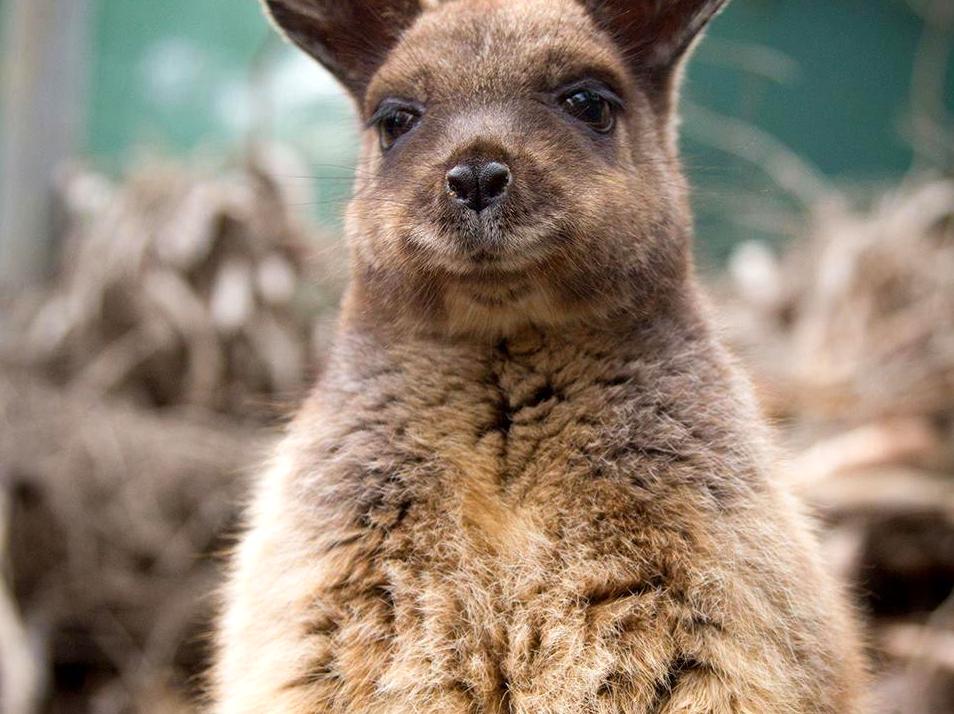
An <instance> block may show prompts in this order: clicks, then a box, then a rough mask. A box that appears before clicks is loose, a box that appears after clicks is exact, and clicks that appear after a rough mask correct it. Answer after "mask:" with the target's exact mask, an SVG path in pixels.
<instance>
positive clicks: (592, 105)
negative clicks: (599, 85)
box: [559, 87, 617, 134]
mask: <svg viewBox="0 0 954 714" xmlns="http://www.w3.org/2000/svg"><path fill="white" fill-rule="evenodd" d="M559 104H560V108H561V109H562V110H563V111H564V112H566V113H567V114H569V115H570V116H571V117H573V118H574V119H577V120H578V121H581V122H583V123H584V124H586V125H587V126H589V127H590V128H591V129H592V130H593V131H596V132H598V133H600V134H608V133H609V132H611V131H612V130H613V127H614V126H616V109H617V105H616V103H615V102H614V101H612V100H611V99H610V98H609V97H608V96H606V95H605V94H603V93H601V92H599V91H597V90H596V89H592V88H589V87H576V88H574V89H571V90H569V91H568V92H566V93H564V94H563V95H562V96H561V97H560V101H559Z"/></svg>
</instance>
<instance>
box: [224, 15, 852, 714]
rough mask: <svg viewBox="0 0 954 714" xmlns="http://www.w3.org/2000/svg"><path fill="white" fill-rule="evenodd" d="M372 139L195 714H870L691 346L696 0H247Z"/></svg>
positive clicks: (758, 443)
mask: <svg viewBox="0 0 954 714" xmlns="http://www.w3.org/2000/svg"><path fill="white" fill-rule="evenodd" d="M267 4H268V7H269V8H270V9H271V11H272V13H273V16H274V18H275V20H276V21H277V23H278V24H279V26H280V27H281V28H282V29H283V30H284V31H285V32H286V33H287V34H288V36H289V37H290V38H291V39H292V40H294V41H295V42H296V43H297V44H298V45H300V46H301V47H302V48H304V49H305V50H306V51H307V52H309V53H310V54H312V55H313V56H314V57H315V58H317V59H318V60H319V61H321V62H322V63H323V64H324V65H325V66H327V67H328V68H329V69H331V70H332V71H333V72H334V73H335V74H336V76H337V77H338V78H339V79H340V80H341V81H342V83H343V84H344V85H345V86H346V87H347V88H348V90H349V91H350V92H351V93H352V95H353V96H354V97H355V100H356V102H357V105H358V106H359V109H360V112H361V118H362V120H363V122H364V125H365V130H364V134H363V148H362V157H361V166H360V169H359V171H358V182H357V187H356V189H357V190H356V197H355V199H354V201H353V202H352V204H351V207H350V210H349V217H348V234H349V239H350V241H351V245H352V246H353V265H352V268H353V272H352V279H351V284H350V288H349V294H348V296H347V298H346V304H345V309H344V311H343V315H342V320H341V324H340V326H339V330H338V334H337V338H336V341H335V346H334V349H333V351H332V354H331V356H330V357H329V360H328V365H327V368H326V370H325V372H324V374H323V375H322V378H321V381H320V383H319V384H318V385H317V386H316V388H315V390H314V391H313V393H312V395H311V397H310V398H309V400H308V401H307V402H306V403H305V404H304V406H303V407H302V409H301V410H300V412H299V413H298V415H297V416H296V418H295V420H294V421H293V422H292V423H291V424H290V425H289V428H288V434H287V436H286V438H285V440H284V441H283V443H282V445H281V446H280V447H279V448H278V449H277V452H276V455H275V458H274V459H273V463H272V466H271V468H269V469H268V470H267V471H266V472H265V473H263V474H262V476H261V477H260V478H259V479H258V481H257V490H256V493H255V496H254V498H253V500H252V506H251V508H250V509H249V512H248V529H247V532H246V533H245V534H244V535H243V537H242V540H241V543H240V544H239V547H238V548H237V550H236V553H235V555H234V558H233V560H232V569H231V573H230V577H229V581H228V584H227V587H226V590H225V600H226V602H225V608H224V612H223V614H222V617H221V620H220V622H219V630H218V637H217V643H218V647H217V661H216V665H215V671H214V674H213V680H214V683H213V688H214V691H213V693H212V696H213V699H214V703H215V711H216V712H217V713H218V714H246V713H248V714H252V713H255V714H258V713H260V712H281V713H282V714H285V713H288V714H404V713H406V712H421V713H426V714H474V713H475V712H482V713H486V714H622V713H626V714H862V712H864V711H865V709H864V708H863V703H862V699H861V692H862V690H863V689H864V681H865V680H864V676H863V673H862V670H863V667H862V664H861V657H860V653H859V647H858V645H857V641H856V638H855V636H854V631H853V626H852V622H851V618H850V616H849V615H848V614H847V611H846V610H847V608H846V607H845V604H844V601H843V600H842V598H841V596H840V594H839V592H838V589H837V587H835V586H834V584H833V583H832V582H831V581H830V579H829V577H828V576H827V574H826V573H825V570H824V568H823V566H822V564H821V562H820V557H819V553H818V550H817V547H816V545H815V543H814V542H813V540H812V537H811V534H810V525H809V524H808V523H807V522H806V521H805V519H804V518H803V516H802V515H801V513H800V510H799V507H798V505H797V504H796V503H795V502H794V501H793V500H792V499H791V498H790V497H789V495H788V494H787V493H786V492H785V489H784V486H783V485H782V484H780V483H779V482H778V480H777V479H776V477H775V474H774V456H773V453H772V449H771V448H770V447H769V445H768V443H767V442H768V440H767V439H766V437H765V434H764V433H763V429H762V427H761V424H760V420H759V418H758V416H757V412H756V409H755V408H754V406H753V399H752V396H751V393H750V391H749V389H748V388H747V385H746V383H745V380H744V379H743V378H742V377H740V376H739V375H738V374H737V372H736V370H735V368H734V366H733V363H732V360H731V359H729V357H728V356H727V355H726V354H725V352H724V351H723V350H722V348H721V347H720V345H719V343H718V341H717V340H716V339H715V337H714V336H713V334H712V331H711V330H710V328H709V326H708V321H707V319H706V311H705V309H704V307H703V306H702V304H701V301H700V299H699V297H698V294H697V289H696V287H695V283H694V279H693V273H692V270H691V262H690V258H689V239H690V230H689V223H690V221H689V211H688V207H687V202H686V199H685V188H684V181H683V179H682V177H681V173H680V170H679V167H678V161H677V159H676V151H675V140H674V128H673V125H674V115H673V112H674V103H675V96H676V90H677V87H678V81H679V73H680V66H681V62H682V60H683V58H684V56H685V54H686V51H687V49H688V48H689V47H690V46H691V44H692V42H693V41H694V39H695V38H696V37H697V36H698V34H699V32H700V30H702V28H703V27H704V26H705V24H706V23H707V21H708V20H709V19H711V17H712V16H713V15H714V14H715V12H716V11H717V10H718V9H719V8H720V7H721V6H722V4H723V3H722V2H721V1H720V0H579V1H577V0H448V1H446V2H443V3H442V2H435V1H433V0H432V1H428V2H425V0H420V2H418V0H269V1H268V3H267Z"/></svg>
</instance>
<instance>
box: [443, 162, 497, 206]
mask: <svg viewBox="0 0 954 714" xmlns="http://www.w3.org/2000/svg"><path fill="white" fill-rule="evenodd" d="M509 186H510V167H508V166H507V165H506V164H501V163H500V162H499V161H469V162H466V163H463V164H458V165H457V166H455V167H454V168H452V169H451V170H450V171H448V172H447V190H448V191H449V192H450V195H451V196H452V197H453V198H454V200H455V201H457V202H458V203H460V204H462V205H464V206H467V207H468V208H469V209H470V210H472V211H476V212H477V213H480V212H481V211H482V210H484V209H485V208H487V207H488V206H492V205H493V204H495V203H497V202H498V201H499V200H500V199H501V198H503V196H504V195H505V194H506V193H507V188H508V187H509Z"/></svg>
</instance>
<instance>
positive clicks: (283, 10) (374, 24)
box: [264, 0, 421, 99]
mask: <svg viewBox="0 0 954 714" xmlns="http://www.w3.org/2000/svg"><path fill="white" fill-rule="evenodd" d="M264 3H265V7H266V8H267V9H268V12H269V13H270V14H271V16H272V18H273V19H274V21H275V24H277V25H278V27H279V28H281V30H282V31H283V32H284V33H285V35H287V36H288V38H289V39H290V40H291V41H292V42H294V43H295V44H296V45H298V46H299V47H300V48H301V49H303V50H305V52H307V53H308V54H310V55H311V56H312V57H314V58H315V59H317V60H318V61H319V62H321V64H323V65H324V66H325V67H326V68H327V69H328V70H329V71H330V72H331V73H332V74H333V75H335V77H337V78H338V80H339V81H340V82H341V83H342V84H343V85H344V86H345V88H347V89H348V91H349V92H351V94H352V95H354V96H355V97H356V98H359V99H360V97H362V96H363V95H364V92H365V90H366V89H367V88H368V83H369V82H370V81H371V78H372V77H373V76H374V73H375V72H376V71H377V70H378V68H379V67H380V66H381V65H382V64H383V63H384V59H385V57H386V56H387V53H388V52H390V50H391V49H392V48H393V47H394V45H395V44H397V42H398V40H399V39H400V37H401V34H402V33H403V32H404V31H405V30H406V29H407V28H408V27H410V26H411V24H412V23H413V22H414V20H415V19H416V18H417V16H418V15H419V14H420V12H421V3H420V0H264Z"/></svg>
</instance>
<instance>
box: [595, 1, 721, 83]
mask: <svg viewBox="0 0 954 714" xmlns="http://www.w3.org/2000/svg"><path fill="white" fill-rule="evenodd" d="M583 3H584V4H585V5H586V7H587V9H588V10H589V11H590V14H591V15H592V16H593V17H594V19H595V20H596V21H597V23H598V24H599V25H600V26H601V27H602V28H603V29H605V30H606V31H607V32H608V33H609V34H610V35H612V37H613V38H614V39H615V40H616V41H617V43H619V45H620V47H621V49H622V50H623V52H624V53H625V55H626V57H627V59H628V60H630V63H631V65H632V66H633V68H634V70H635V71H637V72H638V73H640V74H643V75H646V76H648V78H649V79H650V80H651V81H652V82H654V83H655V84H656V85H657V86H658V88H659V89H661V90H666V89H671V88H672V82H673V78H674V77H675V76H678V69H679V67H680V65H681V62H682V60H683V58H684V57H685V56H686V54H687V53H688V51H689V50H690V48H691V47H692V45H693V43H694V42H695V40H696V39H697V38H698V37H699V34H700V33H701V32H702V31H703V30H704V29H705V27H706V26H707V25H708V24H709V22H711V21H712V19H713V18H714V17H715V16H716V15H717V14H718V13H719V11H720V10H722V8H724V7H725V5H726V4H727V3H728V0H583Z"/></svg>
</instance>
